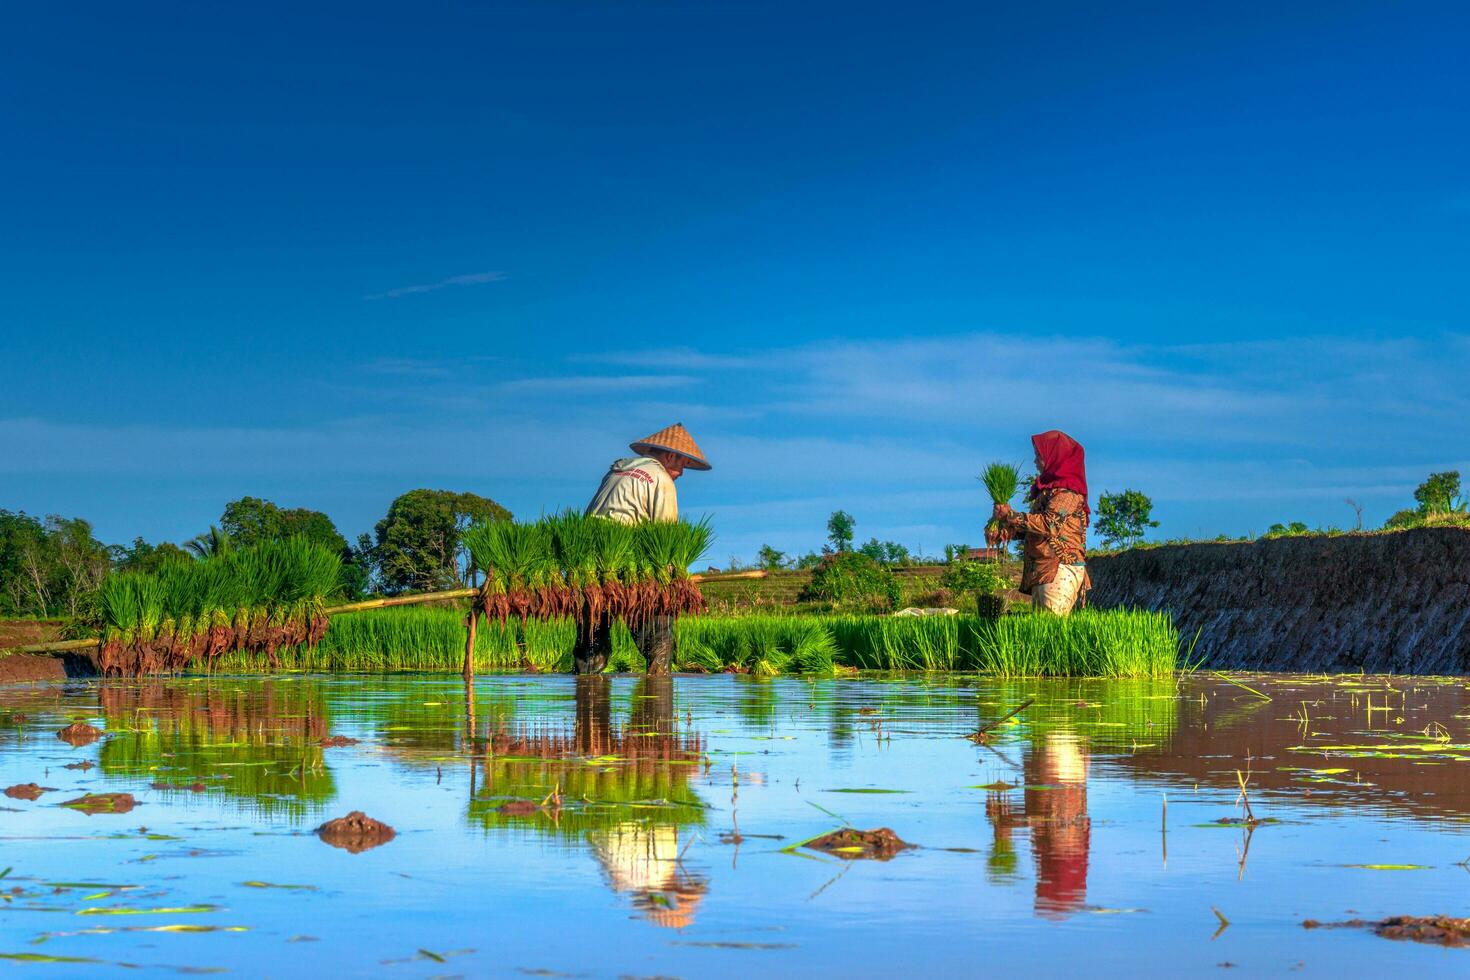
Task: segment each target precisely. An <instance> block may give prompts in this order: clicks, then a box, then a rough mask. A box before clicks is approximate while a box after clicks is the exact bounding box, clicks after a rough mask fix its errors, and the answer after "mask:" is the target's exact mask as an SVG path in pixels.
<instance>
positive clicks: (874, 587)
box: [797, 551, 903, 610]
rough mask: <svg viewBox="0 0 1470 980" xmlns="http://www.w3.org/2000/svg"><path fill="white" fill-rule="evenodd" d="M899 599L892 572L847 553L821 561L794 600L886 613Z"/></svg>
mask: <svg viewBox="0 0 1470 980" xmlns="http://www.w3.org/2000/svg"><path fill="white" fill-rule="evenodd" d="M902 595H903V593H902V591H901V590H900V589H899V586H898V578H897V577H896V576H895V575H894V574H893V569H891V568H887V567H885V566H883V565H880V564H879V563H878V562H876V561H874V560H873V559H871V558H869V557H868V556H867V555H864V554H861V553H859V552H855V551H848V552H843V553H841V554H835V555H828V556H827V557H826V558H824V559H822V563H821V564H820V565H818V566H817V567H816V569H815V570H814V571H813V572H812V580H811V582H810V583H809V584H808V585H807V586H806V588H804V589H802V590H801V594H800V595H799V596H798V597H797V598H798V599H799V600H800V601H802V602H830V603H833V604H834V605H841V606H855V607H862V608H867V609H874V610H889V609H893V608H894V607H896V606H897V605H898V604H899V602H900V600H901V598H902Z"/></svg>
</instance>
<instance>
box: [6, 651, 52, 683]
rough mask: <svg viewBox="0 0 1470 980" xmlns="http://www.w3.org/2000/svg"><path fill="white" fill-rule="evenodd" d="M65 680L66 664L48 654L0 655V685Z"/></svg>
mask: <svg viewBox="0 0 1470 980" xmlns="http://www.w3.org/2000/svg"><path fill="white" fill-rule="evenodd" d="M65 679H66V664H65V663H64V662H63V661H62V659H61V658H60V657H53V656H50V655H49V654H36V653H11V654H0V684H19V683H23V682H25V681H57V680H65Z"/></svg>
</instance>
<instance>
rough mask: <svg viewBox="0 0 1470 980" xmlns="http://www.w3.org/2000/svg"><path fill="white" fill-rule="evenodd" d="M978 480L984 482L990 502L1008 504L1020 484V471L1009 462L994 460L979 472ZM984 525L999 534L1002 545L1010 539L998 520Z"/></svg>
mask: <svg viewBox="0 0 1470 980" xmlns="http://www.w3.org/2000/svg"><path fill="white" fill-rule="evenodd" d="M980 482H981V483H983V484H985V491H986V493H988V494H990V502H991V503H992V504H996V505H1000V504H1006V505H1009V504H1010V502H1011V498H1012V497H1014V496H1015V495H1016V489H1017V488H1018V487H1019V486H1020V485H1021V473H1020V471H1019V470H1018V469H1017V468H1016V467H1015V466H1013V465H1011V464H1010V463H1001V462H995V463H991V464H990V465H989V466H987V467H985V469H984V470H983V471H982V472H981V474H980ZM986 526H987V528H988V529H990V530H992V531H995V532H997V533H998V534H999V537H1000V542H1001V544H1002V545H1004V544H1006V543H1007V542H1008V541H1010V534H1009V533H1007V532H1006V531H1005V529H1004V527H1003V526H1002V525H1001V524H1000V523H999V522H998V521H991V522H990V523H989V524H988V525H986Z"/></svg>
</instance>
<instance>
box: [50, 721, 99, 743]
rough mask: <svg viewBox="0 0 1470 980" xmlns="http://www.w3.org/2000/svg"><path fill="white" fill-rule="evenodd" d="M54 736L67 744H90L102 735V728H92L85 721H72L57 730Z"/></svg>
mask: <svg viewBox="0 0 1470 980" xmlns="http://www.w3.org/2000/svg"><path fill="white" fill-rule="evenodd" d="M56 737H57V738H59V739H61V740H62V741H63V742H66V743H67V744H69V745H75V746H82V745H91V744H92V743H93V742H95V741H97V740H98V739H99V738H101V737H102V729H100V728H93V727H92V726H91V725H89V724H87V723H86V722H85V721H74V722H72V723H71V724H70V725H67V726H66V727H65V728H63V729H62V730H61V731H59V732H57V733H56Z"/></svg>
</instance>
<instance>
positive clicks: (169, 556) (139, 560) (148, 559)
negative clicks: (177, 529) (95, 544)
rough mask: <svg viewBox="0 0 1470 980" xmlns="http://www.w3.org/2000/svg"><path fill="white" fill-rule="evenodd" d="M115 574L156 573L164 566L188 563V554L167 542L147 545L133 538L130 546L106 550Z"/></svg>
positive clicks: (115, 546)
mask: <svg viewBox="0 0 1470 980" xmlns="http://www.w3.org/2000/svg"><path fill="white" fill-rule="evenodd" d="M107 552H108V555H109V556H110V557H111V559H112V570H113V571H115V572H156V571H158V570H159V569H160V568H162V567H163V566H164V565H168V564H171V563H173V562H180V561H188V560H189V557H190V553H189V552H188V551H186V550H185V549H183V548H180V547H179V546H178V545H176V544H173V543H172V542H169V541H164V542H162V543H161V544H149V543H148V542H147V541H144V540H143V539H142V538H134V539H133V543H132V545H130V546H125V545H117V544H115V545H112V546H111V547H110V548H108V549H107Z"/></svg>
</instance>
